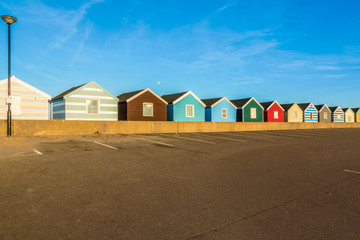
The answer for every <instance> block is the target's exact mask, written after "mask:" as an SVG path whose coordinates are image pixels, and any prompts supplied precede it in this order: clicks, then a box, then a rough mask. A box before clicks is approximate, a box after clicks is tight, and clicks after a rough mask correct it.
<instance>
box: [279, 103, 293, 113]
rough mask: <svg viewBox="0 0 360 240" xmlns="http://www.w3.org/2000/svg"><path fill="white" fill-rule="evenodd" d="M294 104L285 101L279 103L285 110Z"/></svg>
mask: <svg viewBox="0 0 360 240" xmlns="http://www.w3.org/2000/svg"><path fill="white" fill-rule="evenodd" d="M294 104H295V103H286V104H280V105H281V107H282V108H283V109H284V110H285V111H287V110H289V109H290V108H291V107H292V106H293V105H294Z"/></svg>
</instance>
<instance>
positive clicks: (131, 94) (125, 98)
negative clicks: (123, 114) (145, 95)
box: [117, 89, 144, 103]
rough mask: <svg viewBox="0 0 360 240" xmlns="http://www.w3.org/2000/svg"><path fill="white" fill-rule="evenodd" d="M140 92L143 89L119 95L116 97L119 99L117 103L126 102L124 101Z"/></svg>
mask: <svg viewBox="0 0 360 240" xmlns="http://www.w3.org/2000/svg"><path fill="white" fill-rule="evenodd" d="M141 91H144V89H142V90H138V91H133V92H127V93H122V94H120V95H119V96H117V98H118V99H119V103H121V102H126V100H128V99H129V98H131V97H133V96H135V95H136V94H138V93H139V92H141Z"/></svg>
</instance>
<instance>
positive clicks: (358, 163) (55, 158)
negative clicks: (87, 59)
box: [0, 129, 360, 240]
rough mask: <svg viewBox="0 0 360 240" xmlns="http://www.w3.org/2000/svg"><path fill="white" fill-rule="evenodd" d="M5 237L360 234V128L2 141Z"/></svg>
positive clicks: (1, 229) (1, 224)
mask: <svg viewBox="0 0 360 240" xmlns="http://www.w3.org/2000/svg"><path fill="white" fill-rule="evenodd" d="M0 183H1V185H0V239H1V240H4V239H184V240H185V239H359V236H360V227H359V223H360V129H322V130H284V131H260V132H231V133H230V132H227V133H193V134H180V135H176V134H160V135H134V136H117V135H111V136H110V135H92V136H65V137H33V138H30V137H28V138H20V137H13V138H11V139H5V138H2V139H0Z"/></svg>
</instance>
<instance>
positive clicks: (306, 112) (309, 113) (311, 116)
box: [298, 103, 318, 122]
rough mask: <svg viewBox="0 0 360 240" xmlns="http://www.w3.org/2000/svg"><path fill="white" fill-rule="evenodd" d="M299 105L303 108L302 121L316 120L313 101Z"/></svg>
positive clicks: (316, 112)
mask: <svg viewBox="0 0 360 240" xmlns="http://www.w3.org/2000/svg"><path fill="white" fill-rule="evenodd" d="M298 105H299V107H300V108H301V109H302V110H303V121H304V122H317V121H318V110H317V109H316V107H315V105H314V104H313V103H300V104H298Z"/></svg>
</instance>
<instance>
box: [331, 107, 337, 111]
mask: <svg viewBox="0 0 360 240" xmlns="http://www.w3.org/2000/svg"><path fill="white" fill-rule="evenodd" d="M337 108H338V107H329V109H330V111H331V112H334V111H335V110H336V109H337Z"/></svg>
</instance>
